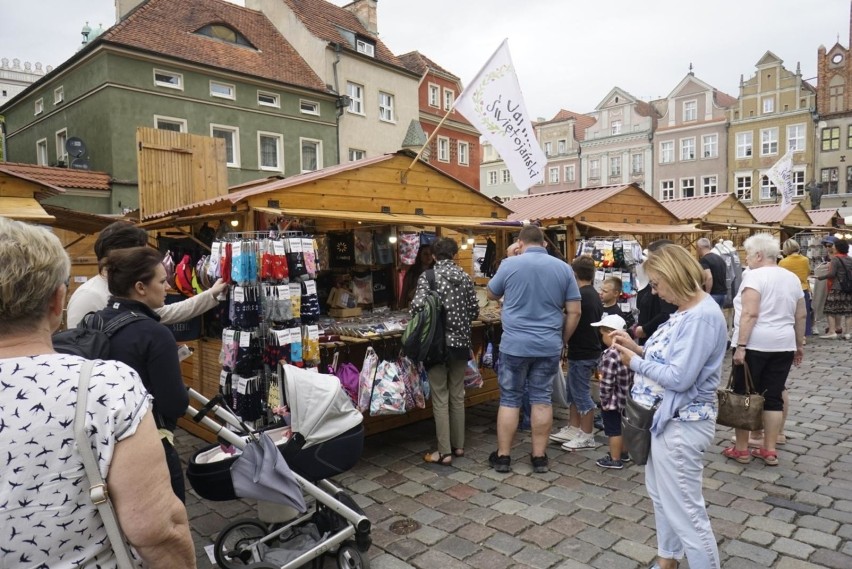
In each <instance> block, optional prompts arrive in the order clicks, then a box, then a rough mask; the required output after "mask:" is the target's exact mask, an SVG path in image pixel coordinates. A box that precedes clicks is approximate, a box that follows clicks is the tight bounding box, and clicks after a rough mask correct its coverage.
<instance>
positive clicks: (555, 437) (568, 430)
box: [550, 425, 583, 443]
mask: <svg viewBox="0 0 852 569" xmlns="http://www.w3.org/2000/svg"><path fill="white" fill-rule="evenodd" d="M582 432H583V431H581V430H580V429H578V428H577V427H571V426H570V425H569V426H567V427H562V428H561V429H559V430H558V431H556V432H555V433H552V434H551V435H550V440H551V441H553V442H554V443H565V442H568V441H570V440H573V439H576V438H577V437H578V436H580V433H582Z"/></svg>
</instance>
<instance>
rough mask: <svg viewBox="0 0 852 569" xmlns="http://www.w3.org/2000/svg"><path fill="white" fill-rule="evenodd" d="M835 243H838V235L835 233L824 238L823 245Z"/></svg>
mask: <svg viewBox="0 0 852 569" xmlns="http://www.w3.org/2000/svg"><path fill="white" fill-rule="evenodd" d="M835 243H837V237H835V236H834V235H828V236H826V237H823V239H822V244H823V245H834V244H835Z"/></svg>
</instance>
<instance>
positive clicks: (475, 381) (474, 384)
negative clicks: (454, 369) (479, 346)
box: [464, 350, 482, 389]
mask: <svg viewBox="0 0 852 569" xmlns="http://www.w3.org/2000/svg"><path fill="white" fill-rule="evenodd" d="M481 387H482V374H481V373H480V371H479V364H477V363H476V356H474V355H473V350H471V352H470V357H469V358H468V360H467V367H465V370H464V388H465V389H479V388H481Z"/></svg>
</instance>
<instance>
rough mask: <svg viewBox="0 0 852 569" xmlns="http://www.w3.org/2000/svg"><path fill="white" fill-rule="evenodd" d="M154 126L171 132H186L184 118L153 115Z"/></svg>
mask: <svg viewBox="0 0 852 569" xmlns="http://www.w3.org/2000/svg"><path fill="white" fill-rule="evenodd" d="M154 128H158V129H160V130H171V131H173V132H186V131H187V128H186V119H176V118H174V117H162V116H160V115H154Z"/></svg>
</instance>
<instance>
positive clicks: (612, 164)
mask: <svg viewBox="0 0 852 569" xmlns="http://www.w3.org/2000/svg"><path fill="white" fill-rule="evenodd" d="M618 176H621V156H612V157H610V159H609V177H610V178H615V177H618Z"/></svg>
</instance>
